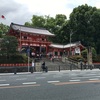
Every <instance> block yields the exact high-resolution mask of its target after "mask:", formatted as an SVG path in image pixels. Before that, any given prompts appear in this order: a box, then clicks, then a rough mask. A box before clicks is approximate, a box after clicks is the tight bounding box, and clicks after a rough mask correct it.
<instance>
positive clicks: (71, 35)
mask: <svg viewBox="0 0 100 100" xmlns="http://www.w3.org/2000/svg"><path fill="white" fill-rule="evenodd" d="M72 35H73V32H72V31H71V33H70V56H71V39H72V38H71V36H72Z"/></svg>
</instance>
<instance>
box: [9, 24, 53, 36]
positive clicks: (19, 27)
mask: <svg viewBox="0 0 100 100" xmlns="http://www.w3.org/2000/svg"><path fill="white" fill-rule="evenodd" d="M11 28H12V29H13V30H19V31H23V32H27V33H32V34H39V35H48V36H54V34H52V33H50V32H49V31H48V30H46V29H40V28H32V27H27V26H24V25H18V24H14V23H11Z"/></svg>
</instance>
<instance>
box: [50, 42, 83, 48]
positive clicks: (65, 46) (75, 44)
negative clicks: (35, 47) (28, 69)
mask: <svg viewBox="0 0 100 100" xmlns="http://www.w3.org/2000/svg"><path fill="white" fill-rule="evenodd" d="M79 45H80V46H82V47H83V48H84V46H83V45H82V44H81V43H80V42H75V43H71V44H66V45H59V44H51V45H50V47H54V48H61V49H63V48H69V47H75V46H79Z"/></svg>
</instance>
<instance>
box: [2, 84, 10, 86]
mask: <svg viewBox="0 0 100 100" xmlns="http://www.w3.org/2000/svg"><path fill="white" fill-rule="evenodd" d="M8 85H9V84H0V86H8Z"/></svg>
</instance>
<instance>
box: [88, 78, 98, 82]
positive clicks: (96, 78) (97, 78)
mask: <svg viewBox="0 0 100 100" xmlns="http://www.w3.org/2000/svg"><path fill="white" fill-rule="evenodd" d="M89 80H90V81H93V80H99V78H94V79H89Z"/></svg>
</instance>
